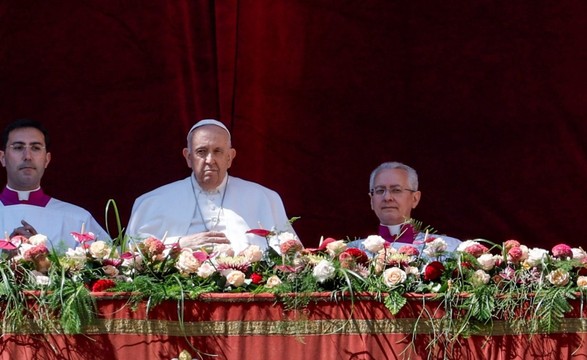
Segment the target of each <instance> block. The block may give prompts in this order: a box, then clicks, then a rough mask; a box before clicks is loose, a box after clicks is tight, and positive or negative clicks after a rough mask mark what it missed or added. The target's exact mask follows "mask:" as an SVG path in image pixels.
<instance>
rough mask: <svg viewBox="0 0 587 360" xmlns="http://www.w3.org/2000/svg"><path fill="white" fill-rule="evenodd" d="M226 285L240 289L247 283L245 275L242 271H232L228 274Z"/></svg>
mask: <svg viewBox="0 0 587 360" xmlns="http://www.w3.org/2000/svg"><path fill="white" fill-rule="evenodd" d="M224 276H226V284H227V285H232V286H234V287H239V286H241V285H242V284H244V283H245V274H244V273H243V272H242V271H240V270H234V269H231V270H229V271H228V272H226V274H225V275H224Z"/></svg>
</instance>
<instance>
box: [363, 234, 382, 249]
mask: <svg viewBox="0 0 587 360" xmlns="http://www.w3.org/2000/svg"><path fill="white" fill-rule="evenodd" d="M363 245H364V246H365V249H367V250H368V251H370V252H372V253H377V252H379V251H380V250H382V249H383V247H384V245H385V239H384V238H382V237H381V236H379V235H370V236H367V238H366V239H365V240H363Z"/></svg>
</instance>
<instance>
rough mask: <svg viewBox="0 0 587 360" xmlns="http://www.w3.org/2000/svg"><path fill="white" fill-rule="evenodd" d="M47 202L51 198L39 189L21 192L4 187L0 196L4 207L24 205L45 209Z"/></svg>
mask: <svg viewBox="0 0 587 360" xmlns="http://www.w3.org/2000/svg"><path fill="white" fill-rule="evenodd" d="M49 200H51V197H50V196H48V195H46V194H45V193H44V192H43V190H42V189H41V188H40V187H38V188H37V189H35V190H30V191H28V190H27V191H22V190H14V189H11V188H10V187H9V186H6V187H5V188H4V190H3V191H2V193H1V194H0V201H1V202H2V204H4V206H9V205H18V204H25V205H34V206H41V207H45V206H47V203H49Z"/></svg>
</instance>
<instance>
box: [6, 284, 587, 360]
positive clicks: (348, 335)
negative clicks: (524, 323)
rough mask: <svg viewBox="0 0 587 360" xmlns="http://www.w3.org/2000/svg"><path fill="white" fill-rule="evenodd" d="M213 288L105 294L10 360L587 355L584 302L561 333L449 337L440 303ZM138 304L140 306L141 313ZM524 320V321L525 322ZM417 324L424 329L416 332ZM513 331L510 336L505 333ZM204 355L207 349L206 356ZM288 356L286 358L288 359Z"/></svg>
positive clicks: (10, 347) (21, 341) (512, 359)
mask: <svg viewBox="0 0 587 360" xmlns="http://www.w3.org/2000/svg"><path fill="white" fill-rule="evenodd" d="M265 295H267V296H264V295H256V296H255V295H251V294H214V295H210V296H208V297H205V298H204V299H203V300H202V301H185V302H183V303H178V302H176V301H164V302H162V303H161V304H159V305H157V306H154V307H153V306H152V304H151V306H150V310H149V311H147V310H146V307H147V306H148V305H147V303H146V302H140V303H138V304H134V305H131V304H129V303H128V299H125V298H118V299H98V300H97V305H98V309H99V317H98V320H97V321H96V323H95V324H94V325H92V326H89V327H87V328H85V329H84V330H85V331H84V333H83V334H76V335H57V334H51V332H50V331H46V332H45V333H44V334H42V335H41V334H35V333H27V332H26V331H25V332H23V333H20V334H4V336H3V337H2V338H0V358H1V359H7V360H8V359H55V360H57V359H67V360H77V359H80V360H81V359H88V358H91V359H97V360H102V359H104V360H106V359H129V358H132V359H173V358H177V357H178V356H179V354H180V353H181V352H182V351H184V350H186V351H188V352H189V353H190V354H191V355H192V356H193V358H201V359H219V360H221V359H222V360H224V359H226V360H230V359H245V360H246V359H251V360H252V359H260V358H261V359H278V358H286V359H288V360H289V359H292V360H297V359H300V360H301V359H319V360H335V359H336V360H338V359H340V360H343V359H344V360H381V359H390V360H391V359H430V358H434V359H466V360H476V359H490V360H503V359H508V360H517V359H520V360H525V359H541V360H550V359H571V358H572V359H583V358H585V357H587V346H586V343H585V341H587V334H586V333H585V332H584V324H582V319H581V316H583V317H584V316H585V314H584V313H585V310H584V309H581V310H579V309H580V305H579V302H578V301H577V302H576V303H575V304H574V305H575V311H574V312H573V313H572V314H569V317H568V318H567V319H565V321H568V322H569V323H571V322H572V324H573V325H567V326H566V327H564V329H565V330H564V331H561V332H557V333H553V334H529V333H526V331H524V330H521V331H519V333H516V334H514V333H512V329H513V328H515V325H513V323H512V328H508V327H500V326H499V324H502V322H500V321H499V320H497V319H496V320H495V321H494V322H493V323H492V324H490V325H488V326H487V327H486V329H488V330H487V331H488V332H487V334H484V335H472V336H463V337H461V338H459V340H458V341H452V342H449V341H446V339H444V338H443V336H442V334H439V335H438V336H433V335H432V334H433V331H434V330H433V329H434V327H436V331H437V332H440V330H439V329H438V326H439V324H438V323H437V324H436V325H434V326H432V325H427V326H426V324H427V321H426V320H428V319H429V317H435V316H441V312H442V309H441V308H439V307H438V305H439V304H440V302H434V301H427V302H425V303H422V302H421V299H415V298H413V299H411V300H410V303H409V304H408V305H407V306H406V307H405V308H404V309H402V310H401V311H400V313H399V314H398V315H397V316H392V315H391V314H390V313H389V311H388V310H387V309H386V308H385V306H384V305H383V304H382V303H381V302H379V301H369V300H364V299H363V300H361V301H359V300H356V301H355V302H354V303H353V304H351V301H349V300H347V301H338V302H335V301H328V298H329V297H330V294H322V296H321V297H318V298H315V299H313V300H312V301H311V302H310V303H309V304H308V306H307V307H305V308H303V309H298V310H289V311H285V309H284V307H283V305H282V304H281V303H275V299H274V298H271V295H268V294H265ZM133 308H134V310H132V309H133ZM518 326H521V325H520V324H518ZM415 329H416V330H415ZM503 330H505V332H503V333H501V332H500V331H503ZM198 352H199V354H198ZM284 356H285V357H284Z"/></svg>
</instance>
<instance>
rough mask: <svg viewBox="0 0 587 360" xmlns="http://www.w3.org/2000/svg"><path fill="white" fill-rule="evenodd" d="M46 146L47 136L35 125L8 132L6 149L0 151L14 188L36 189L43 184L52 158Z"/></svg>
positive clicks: (9, 183) (9, 180) (3, 164)
mask: <svg viewBox="0 0 587 360" xmlns="http://www.w3.org/2000/svg"><path fill="white" fill-rule="evenodd" d="M45 146H46V144H45V136H44V135H43V133H42V132H41V131H39V130H38V129H36V128H33V127H26V128H18V129H14V130H12V131H11V132H10V134H8V143H7V144H6V150H4V151H0V162H1V163H2V166H4V167H5V168H6V177H7V183H8V186H10V187H11V188H12V189H14V190H34V189H36V188H38V187H39V186H41V178H42V177H43V174H44V173H45V169H46V168H47V166H48V165H49V161H50V160H51V153H49V152H47V149H46V148H45Z"/></svg>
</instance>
